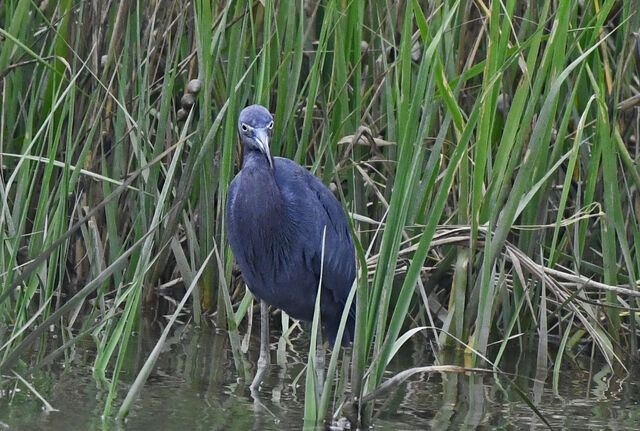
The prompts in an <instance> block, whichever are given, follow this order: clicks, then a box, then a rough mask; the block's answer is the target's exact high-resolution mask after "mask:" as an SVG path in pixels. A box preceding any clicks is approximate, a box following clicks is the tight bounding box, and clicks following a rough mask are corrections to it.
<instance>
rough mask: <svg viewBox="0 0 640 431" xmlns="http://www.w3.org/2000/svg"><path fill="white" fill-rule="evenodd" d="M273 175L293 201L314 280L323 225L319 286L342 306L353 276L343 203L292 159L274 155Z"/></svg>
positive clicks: (295, 217)
mask: <svg viewBox="0 0 640 431" xmlns="http://www.w3.org/2000/svg"><path fill="white" fill-rule="evenodd" d="M275 176H276V181H277V182H278V183H279V185H282V186H281V191H282V192H283V193H284V194H285V198H286V199H288V200H290V201H291V202H293V204H292V205H291V206H290V207H291V209H292V211H294V214H293V215H292V218H294V219H295V220H296V224H297V225H298V226H296V229H298V230H299V233H300V235H301V236H302V238H301V239H302V241H301V248H302V251H303V253H304V255H305V256H308V257H311V259H310V263H311V265H312V268H311V269H312V270H313V272H314V274H315V276H316V278H317V279H319V277H320V263H321V262H322V253H323V251H322V235H323V231H324V229H325V226H326V229H327V230H326V232H327V233H326V239H325V247H324V270H323V273H322V278H323V283H322V285H323V289H326V291H325V294H326V293H330V294H331V297H332V298H333V300H334V302H335V303H337V304H340V305H341V308H342V307H343V306H344V304H345V301H346V298H347V296H348V295H349V291H350V289H351V285H352V283H353V280H354V278H355V254H354V247H353V240H352V238H351V231H350V229H349V224H348V222H347V218H346V215H345V212H344V209H343V208H342V205H341V204H340V202H339V201H338V200H337V199H336V197H335V196H334V195H333V193H331V191H330V190H329V189H328V188H327V186H325V185H324V184H323V183H322V181H320V180H319V179H318V178H317V177H315V176H314V175H313V174H311V173H310V172H309V171H307V170H306V169H304V168H302V167H301V166H300V165H298V164H297V163H295V162H293V161H291V160H288V159H283V158H279V157H278V158H276V168H275ZM278 177H281V178H278ZM285 184H286V185H285ZM327 291H328V292H327Z"/></svg>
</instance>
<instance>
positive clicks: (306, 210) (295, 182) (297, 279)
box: [227, 105, 355, 346]
mask: <svg viewBox="0 0 640 431" xmlns="http://www.w3.org/2000/svg"><path fill="white" fill-rule="evenodd" d="M272 129H273V117H272V116H271V114H270V113H269V111H268V110H267V109H266V108H265V107H263V106H260V105H252V106H249V107H247V108H245V109H243V110H242V112H241V113H240V118H239V120H238V131H239V133H240V138H241V140H242V144H243V147H244V160H243V163H242V170H241V171H240V172H239V173H238V175H236V177H235V178H234V179H233V181H232V182H231V185H230V186H229V194H228V200H227V229H228V235H229V243H230V244H231V250H232V251H233V254H234V256H235V258H236V260H237V261H238V265H239V266H240V270H241V271H242V277H243V278H244V281H245V282H246V283H247V286H248V287H249V290H251V292H252V293H253V294H254V295H255V296H257V297H258V298H259V299H261V300H263V301H265V302H266V303H268V304H270V305H273V306H275V307H278V308H280V309H282V310H284V311H285V312H286V313H287V314H289V315H290V316H292V317H294V318H296V319H302V320H307V321H309V320H312V319H313V310H314V305H315V300H316V294H317V291H318V283H319V280H320V266H321V259H322V235H323V230H324V228H325V227H326V239H325V251H324V269H323V273H322V290H321V292H322V296H321V298H320V305H321V314H320V316H321V320H322V325H323V326H324V328H325V331H326V334H327V337H328V338H329V341H330V342H331V343H332V344H333V342H334V340H335V337H336V333H337V331H338V326H339V324H340V319H341V317H342V311H343V309H344V304H345V301H346V299H347V296H348V294H349V290H350V289H351V285H352V283H353V280H354V279H355V255H354V248H353V240H352V238H351V232H350V231H349V225H348V223H347V219H346V216H345V213H344V210H343V209H342V206H341V205H340V203H339V202H338V200H337V199H336V198H335V196H334V195H333V194H332V193H331V191H330V190H329V189H328V188H327V187H326V186H325V185H324V184H323V183H322V182H321V181H320V180H319V179H318V178H316V177H315V176H314V175H313V174H311V173H310V172H309V171H307V170H306V169H304V168H303V167H302V166H300V165H298V164H297V163H295V162H294V161H292V160H289V159H285V158H282V157H272V156H271V153H270V150H269V144H270V140H271V131H272ZM354 323H355V307H352V308H351V309H350V313H349V319H348V321H347V325H346V328H345V331H344V334H343V338H342V344H343V345H345V346H346V345H348V344H349V342H350V341H351V340H352V339H353V335H354Z"/></svg>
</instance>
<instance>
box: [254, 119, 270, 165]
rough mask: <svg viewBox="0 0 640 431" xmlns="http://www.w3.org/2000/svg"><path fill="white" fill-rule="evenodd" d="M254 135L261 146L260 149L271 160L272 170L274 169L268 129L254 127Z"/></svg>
mask: <svg viewBox="0 0 640 431" xmlns="http://www.w3.org/2000/svg"><path fill="white" fill-rule="evenodd" d="M253 137H254V138H255V140H256V142H257V143H258V146H259V147H260V151H262V154H264V155H265V156H266V157H267V160H269V166H270V167H271V170H273V157H271V151H270V150H269V144H270V142H269V134H268V133H267V129H254V130H253Z"/></svg>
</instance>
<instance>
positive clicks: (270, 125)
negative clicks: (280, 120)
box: [267, 121, 273, 129]
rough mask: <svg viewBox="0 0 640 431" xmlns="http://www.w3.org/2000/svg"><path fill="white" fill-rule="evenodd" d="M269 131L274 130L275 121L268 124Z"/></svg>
mask: <svg viewBox="0 0 640 431" xmlns="http://www.w3.org/2000/svg"><path fill="white" fill-rule="evenodd" d="M267 129H273V121H271V122H270V123H269V124H267Z"/></svg>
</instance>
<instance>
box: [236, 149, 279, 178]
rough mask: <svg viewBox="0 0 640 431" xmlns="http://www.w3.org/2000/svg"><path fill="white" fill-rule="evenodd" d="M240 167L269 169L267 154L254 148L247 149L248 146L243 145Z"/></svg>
mask: <svg viewBox="0 0 640 431" xmlns="http://www.w3.org/2000/svg"><path fill="white" fill-rule="evenodd" d="M242 169H266V170H268V171H271V166H269V160H267V156H265V155H264V154H263V153H261V152H260V151H258V150H256V149H253V148H252V149H249V147H247V146H245V147H244V159H243V160H242ZM271 176H273V172H271Z"/></svg>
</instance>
